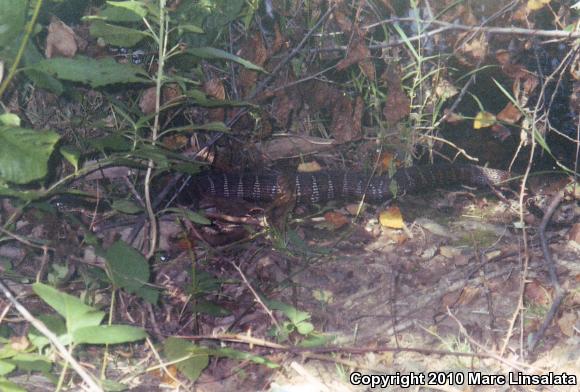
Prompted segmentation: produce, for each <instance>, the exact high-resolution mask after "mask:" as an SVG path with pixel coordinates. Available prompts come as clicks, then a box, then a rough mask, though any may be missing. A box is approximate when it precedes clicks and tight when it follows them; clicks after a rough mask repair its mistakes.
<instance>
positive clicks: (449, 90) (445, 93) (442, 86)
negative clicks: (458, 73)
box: [435, 79, 459, 100]
mask: <svg viewBox="0 0 580 392" xmlns="http://www.w3.org/2000/svg"><path fill="white" fill-rule="evenodd" d="M457 93H459V90H458V89H457V87H455V86H454V85H453V84H452V83H451V82H450V81H448V80H446V79H441V80H439V82H438V83H437V86H435V95H437V96H438V97H439V98H441V99H443V100H446V99H449V98H451V97H453V96H455V95H457Z"/></svg>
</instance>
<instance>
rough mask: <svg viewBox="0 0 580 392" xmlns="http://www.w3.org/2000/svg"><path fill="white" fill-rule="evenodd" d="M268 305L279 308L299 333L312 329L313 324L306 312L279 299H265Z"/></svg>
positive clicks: (308, 331)
mask: <svg viewBox="0 0 580 392" xmlns="http://www.w3.org/2000/svg"><path fill="white" fill-rule="evenodd" d="M266 303H267V304H268V307H270V308H272V309H274V310H280V311H281V312H282V313H284V315H285V316H286V317H288V319H289V320H290V322H291V323H292V324H293V325H294V327H295V328H296V330H297V331H298V333H300V334H301V335H308V334H309V333H311V332H312V331H314V326H313V325H312V323H310V322H309V321H308V320H310V314H309V313H307V312H302V311H300V310H298V309H296V308H295V307H293V306H290V305H287V304H285V303H283V302H280V301H275V300H272V301H267V302H266Z"/></svg>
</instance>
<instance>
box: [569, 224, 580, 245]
mask: <svg viewBox="0 0 580 392" xmlns="http://www.w3.org/2000/svg"><path fill="white" fill-rule="evenodd" d="M568 239H569V240H570V241H574V242H575V243H577V244H579V245H580V223H574V224H573V225H572V227H571V228H570V231H568Z"/></svg>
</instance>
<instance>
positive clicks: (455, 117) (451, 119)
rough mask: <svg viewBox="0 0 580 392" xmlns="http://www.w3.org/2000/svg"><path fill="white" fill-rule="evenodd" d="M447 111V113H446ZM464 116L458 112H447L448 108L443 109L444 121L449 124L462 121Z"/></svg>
mask: <svg viewBox="0 0 580 392" xmlns="http://www.w3.org/2000/svg"><path fill="white" fill-rule="evenodd" d="M447 113H449V114H447ZM464 120H465V117H463V115H461V114H459V113H455V112H449V109H445V122H447V123H449V124H457V123H458V122H461V121H464Z"/></svg>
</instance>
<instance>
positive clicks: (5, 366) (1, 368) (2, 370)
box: [0, 360, 16, 376]
mask: <svg viewBox="0 0 580 392" xmlns="http://www.w3.org/2000/svg"><path fill="white" fill-rule="evenodd" d="M14 369H16V365H14V364H13V363H10V362H6V361H2V360H0V376H4V375H6V374H8V373H10V372H12V371H13V370H14Z"/></svg>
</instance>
